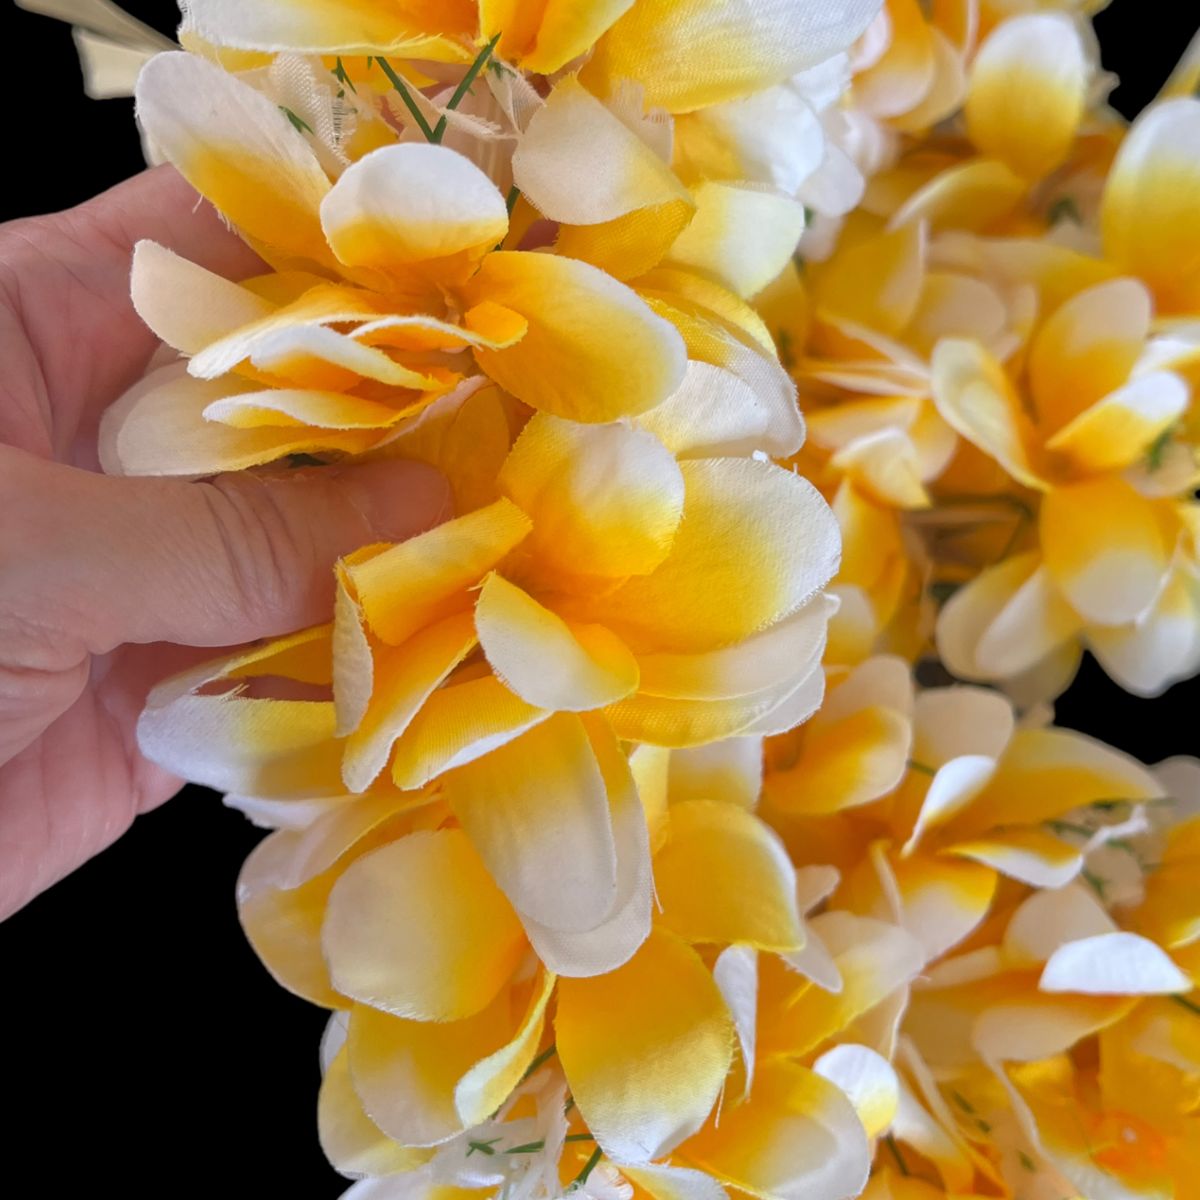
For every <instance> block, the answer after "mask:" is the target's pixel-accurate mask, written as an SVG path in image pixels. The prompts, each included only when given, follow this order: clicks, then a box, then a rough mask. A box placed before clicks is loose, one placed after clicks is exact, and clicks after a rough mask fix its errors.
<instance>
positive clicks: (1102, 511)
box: [1038, 476, 1175, 625]
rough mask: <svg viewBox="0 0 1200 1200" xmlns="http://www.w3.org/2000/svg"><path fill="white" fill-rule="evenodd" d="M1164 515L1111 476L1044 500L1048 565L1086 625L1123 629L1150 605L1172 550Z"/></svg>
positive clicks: (1043, 532)
mask: <svg viewBox="0 0 1200 1200" xmlns="http://www.w3.org/2000/svg"><path fill="white" fill-rule="evenodd" d="M1163 518H1164V514H1163V512H1162V510H1161V509H1160V508H1159V507H1157V506H1156V505H1155V502H1154V501H1152V500H1148V499H1146V498H1145V497H1144V496H1142V495H1140V494H1139V493H1138V492H1136V491H1134V489H1133V488H1132V487H1131V486H1130V485H1129V484H1128V483H1126V482H1125V481H1124V480H1122V479H1119V478H1114V477H1112V476H1109V477H1102V478H1100V479H1095V480H1090V481H1088V482H1086V483H1077V484H1074V485H1072V486H1070V487H1061V488H1055V489H1054V490H1053V491H1052V492H1049V493H1048V494H1047V495H1046V498H1045V500H1044V501H1043V502H1042V508H1041V512H1040V514H1039V520H1038V527H1039V532H1040V534H1041V540H1042V553H1043V554H1044V556H1045V561H1046V568H1047V570H1048V571H1049V572H1050V575H1051V577H1052V578H1053V580H1054V582H1055V583H1056V584H1057V585H1058V587H1059V588H1060V589H1061V591H1062V593H1063V594H1064V595H1065V596H1066V598H1067V599H1068V600H1069V601H1070V602H1071V604H1072V605H1073V606H1074V607H1075V609H1076V610H1077V611H1078V612H1079V613H1080V614H1081V615H1082V616H1083V617H1085V618H1087V620H1088V621H1090V622H1095V623H1096V624H1098V625H1123V624H1125V623H1126V622H1128V621H1134V620H1136V619H1137V618H1138V617H1139V616H1141V615H1142V614H1143V613H1145V612H1146V611H1147V610H1148V609H1149V608H1150V607H1151V605H1153V603H1154V601H1155V600H1156V599H1157V597H1158V595H1159V594H1160V592H1161V591H1162V589H1163V586H1164V585H1165V583H1166V581H1167V572H1168V570H1169V569H1170V564H1171V556H1172V554H1173V552H1174V549H1175V547H1174V545H1173V544H1172V539H1171V531H1170V530H1169V528H1167V527H1166V522H1165V521H1164V519H1163Z"/></svg>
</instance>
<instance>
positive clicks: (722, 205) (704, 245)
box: [667, 180, 804, 296]
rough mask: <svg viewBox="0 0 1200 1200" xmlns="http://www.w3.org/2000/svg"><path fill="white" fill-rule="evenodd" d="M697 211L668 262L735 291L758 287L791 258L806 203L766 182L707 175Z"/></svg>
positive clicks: (752, 291)
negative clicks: (747, 182) (759, 184)
mask: <svg viewBox="0 0 1200 1200" xmlns="http://www.w3.org/2000/svg"><path fill="white" fill-rule="evenodd" d="M695 198H696V215H695V216H694V217H693V218H692V220H691V222H690V223H689V224H688V226H687V228H686V229H684V231H683V232H682V233H681V234H680V235H679V236H678V237H677V238H676V239H675V241H674V243H673V244H672V246H671V250H670V253H669V254H668V256H667V261H668V262H670V263H674V264H677V265H678V266H682V267H687V268H689V269H691V270H694V271H699V272H700V273H702V274H705V275H708V276H711V277H712V278H714V279H716V280H718V281H719V282H721V283H723V284H724V285H725V286H726V287H728V288H729V289H730V290H732V291H734V292H736V293H737V294H738V295H739V296H753V295H755V294H756V293H758V292H760V291H762V289H763V288H765V287H766V286H767V284H768V283H770V282H771V281H772V280H773V279H774V278H775V277H776V276H777V275H778V274H779V272H780V271H782V270H783V268H784V267H785V266H786V265H787V263H788V261H789V260H790V259H791V257H792V254H793V252H794V251H795V249H796V244H797V243H798V242H799V241H800V235H801V234H802V233H803V232H804V206H803V205H802V204H800V203H798V202H797V201H796V200H793V199H792V198H791V197H790V196H785V195H783V194H782V193H780V192H775V191H772V190H771V189H769V188H765V187H750V186H748V185H745V184H740V185H739V184H730V183H722V182H718V181H715V180H707V181H705V182H703V183H701V184H700V185H699V186H698V187H697V188H696V191H695Z"/></svg>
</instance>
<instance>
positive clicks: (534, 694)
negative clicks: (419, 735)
mask: <svg viewBox="0 0 1200 1200" xmlns="http://www.w3.org/2000/svg"><path fill="white" fill-rule="evenodd" d="M475 627H476V629H477V630H478V631H479V641H480V645H481V646H482V647H483V652H484V654H486V655H487V659H488V662H489V663H490V664H491V666H492V669H493V670H494V671H495V672H496V674H497V675H498V676H499V677H500V678H501V679H502V680H503V681H504V682H505V683H506V684H507V685H508V686H509V687H510V688H512V690H513V691H514V692H516V693H517V695H519V696H520V697H521V698H522V699H523V700H525V701H527V702H528V703H529V704H533V705H537V706H539V707H542V708H548V709H554V710H556V711H565V712H584V711H586V710H588V709H592V708H600V707H602V706H603V705H605V704H611V703H613V702H614V701H616V700H619V699H621V697H622V696H627V695H629V693H630V692H632V691H633V690H634V689H635V688H636V687H637V683H638V665H637V660H636V659H635V658H634V657H633V655H632V654H631V653H630V652H629V649H628V648H627V647H626V646H625V644H624V643H623V642H622V641H621V639H620V638H618V637H617V636H616V635H615V634H613V633H610V632H609V631H608V630H607V629H605V628H604V626H603V625H572V624H569V623H568V622H566V621H564V620H563V619H562V618H561V617H559V616H558V615H557V614H556V613H554V612H552V611H551V610H550V609H548V608H545V607H544V606H543V605H541V604H539V603H538V602H537V601H536V600H535V599H534V598H533V597H532V596H530V595H529V593H528V592H525V591H522V590H521V588H519V587H517V586H516V584H513V583H509V582H508V580H506V579H505V578H504V577H503V576H501V575H495V574H493V575H489V576H488V578H487V580H486V581H485V583H484V585H483V588H482V589H481V590H480V593H479V599H478V601H477V602H476V604H475Z"/></svg>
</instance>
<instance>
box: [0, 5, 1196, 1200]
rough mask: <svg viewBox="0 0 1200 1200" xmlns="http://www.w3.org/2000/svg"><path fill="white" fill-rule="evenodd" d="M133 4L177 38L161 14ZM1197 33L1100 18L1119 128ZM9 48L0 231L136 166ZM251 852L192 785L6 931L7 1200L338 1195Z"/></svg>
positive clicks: (23, 47) (48, 70) (1085, 678)
mask: <svg viewBox="0 0 1200 1200" xmlns="http://www.w3.org/2000/svg"><path fill="white" fill-rule="evenodd" d="M125 7H126V8H128V9H129V10H130V11H132V12H134V13H135V14H136V15H137V16H139V17H141V18H142V19H143V20H145V21H147V22H149V23H150V24H153V25H155V26H156V27H158V28H159V29H161V30H163V31H164V32H168V33H169V32H172V31H173V28H174V25H175V21H176V14H175V9H174V5H173V4H172V3H170V2H169V0H143V2H141V3H127V4H126V5H125ZM1197 23H1198V18H1197V16H1196V9H1195V6H1194V5H1193V4H1192V3H1184V2H1183V0H1115V2H1114V3H1113V4H1112V5H1111V7H1110V8H1108V9H1107V10H1106V11H1105V12H1103V13H1102V14H1100V16H1099V17H1098V18H1097V20H1096V28H1097V32H1098V34H1099V37H1100V43H1101V47H1102V53H1103V62H1104V66H1105V67H1106V68H1108V69H1109V70H1111V71H1114V72H1116V73H1117V74H1118V75H1119V76H1120V78H1121V79H1122V83H1121V85H1120V87H1119V88H1118V89H1117V91H1116V92H1115V94H1114V96H1113V102H1114V103H1115V105H1116V107H1117V108H1118V109H1119V110H1120V111H1121V112H1123V113H1124V114H1126V115H1127V116H1132V115H1134V114H1136V113H1137V112H1138V111H1139V110H1140V109H1141V108H1142V107H1143V106H1144V105H1145V104H1146V103H1147V102H1148V101H1149V100H1150V99H1151V98H1152V97H1153V96H1154V94H1155V93H1156V91H1157V90H1158V88H1159V87H1160V86H1161V84H1162V82H1163V80H1164V79H1165V78H1166V76H1167V74H1168V73H1169V71H1170V69H1171V67H1172V65H1173V64H1174V62H1175V60H1176V58H1177V57H1178V56H1179V55H1180V54H1181V53H1182V52H1183V49H1184V47H1185V46H1186V44H1187V42H1188V39H1189V38H1190V37H1191V35H1192V34H1193V33H1194V32H1195V30H1196V26H1197ZM0 51H2V53H0V64H2V65H0V164H2V166H0V219H3V220H7V219H10V218H12V217H17V216H26V215H31V214H34V213H39V212H48V211H51V210H54V209H58V208H64V207H67V206H69V205H72V204H75V203H78V202H80V201H82V200H85V199H87V198H88V197H89V196H91V195H94V194H95V193H96V192H98V191H101V190H103V189H104V188H106V187H108V186H110V185H111V184H113V183H116V182H118V181H119V180H121V179H123V178H125V177H126V176H128V175H130V174H132V173H133V172H135V171H136V170H137V169H138V168H139V167H140V165H141V159H140V150H139V146H138V140H137V136H136V134H135V131H134V126H133V120H132V113H131V104H130V102H128V101H123V100H108V101H102V102H94V101H89V100H87V99H86V98H84V97H83V95H82V92H81V87H80V79H79V71H78V66H77V63H76V58H75V52H74V48H73V46H72V43H71V38H70V34H69V32H68V31H67V29H66V28H65V27H64V26H61V25H58V24H57V23H56V22H53V21H49V20H46V19H44V18H40V17H35V16H32V15H31V14H28V13H25V12H21V11H18V10H16V9H15V8H13V7H12V5H11V0H0ZM2 369H3V364H2V363H0V370H2ZM1198 698H1200V681H1195V682H1192V683H1189V684H1182V685H1180V686H1177V687H1176V688H1174V689H1173V690H1172V691H1171V692H1169V693H1168V694H1167V696H1166V697H1165V698H1164V699H1162V700H1159V701H1145V700H1137V699H1134V698H1132V697H1130V696H1126V695H1125V694H1124V693H1122V692H1121V691H1120V690H1119V689H1118V688H1116V687H1115V686H1114V685H1113V684H1111V683H1110V682H1109V681H1108V680H1107V679H1105V677H1104V676H1103V674H1102V673H1101V672H1100V671H1099V670H1098V669H1097V668H1096V667H1095V664H1094V663H1091V662H1090V661H1089V662H1088V663H1087V664H1086V665H1085V667H1084V669H1083V671H1082V672H1081V674H1080V676H1079V678H1078V679H1077V681H1076V682H1075V684H1074V685H1073V686H1072V688H1071V690H1070V691H1069V692H1068V693H1067V695H1066V696H1065V697H1063V699H1062V700H1061V702H1060V704H1059V706H1058V719H1059V721H1060V723H1061V724H1064V725H1069V726H1073V727H1075V728H1080V729H1085V730H1087V731H1088V732H1089V733H1092V734H1094V735H1095V736H1097V737H1100V738H1103V739H1105V740H1106V741H1110V742H1112V743H1114V744H1115V745H1117V746H1120V747H1122V748H1123V749H1125V750H1128V751H1130V752H1132V753H1134V754H1136V755H1137V756H1138V757H1140V758H1142V759H1145V760H1146V761H1148V762H1154V761H1157V760H1158V759H1161V758H1164V757H1166V756H1168V755H1171V754H1181V753H1188V752H1192V751H1196V750H1197V749H1200V747H1198V744H1197V737H1196V733H1195V712H1196V701H1197V699H1198ZM258 837H259V833H258V831H256V830H254V829H253V828H252V827H251V826H250V825H249V824H248V822H246V821H245V819H244V818H242V817H241V816H240V815H239V814H238V813H235V812H232V811H231V810H229V809H226V808H225V807H223V806H222V804H221V803H220V800H219V798H218V797H217V796H215V795H214V794H212V793H211V792H207V791H204V790H203V789H200V788H188V789H186V790H185V791H184V792H183V794H181V795H180V796H179V797H178V798H176V799H175V800H174V801H172V802H171V803H170V804H168V805H167V806H166V807H165V808H162V809H159V810H158V811H157V812H154V813H151V814H149V815H147V816H144V817H141V818H140V819H139V820H138V822H137V824H136V826H135V827H134V829H133V831H132V832H131V833H130V834H129V835H127V836H126V837H125V838H124V839H123V840H122V841H121V842H120V843H119V844H118V845H117V846H115V847H114V848H112V849H110V850H108V851H107V852H106V853H104V854H103V855H101V856H100V857H99V858H98V859H96V860H94V861H93V862H91V863H90V864H88V865H87V866H86V867H84V868H83V869H82V870H80V871H78V872H77V873H76V874H75V875H74V876H73V877H72V878H71V879H69V880H67V881H66V882H65V883H62V884H60V885H59V886H58V887H57V888H55V889H54V890H53V891H51V892H50V893H48V894H47V895H44V896H42V897H40V898H39V899H38V900H35V901H34V902H33V903H32V904H31V905H30V906H29V907H28V908H26V909H25V910H24V911H23V912H21V913H19V914H17V915H16V916H15V917H13V918H12V919H11V920H9V921H8V922H7V923H6V924H4V925H2V926H0V1089H2V1090H0V1095H2V1097H3V1101H4V1110H5V1113H6V1115H5V1116H4V1117H3V1120H2V1124H0V1194H3V1193H5V1192H8V1193H9V1194H12V1195H14V1196H15V1195H27V1194H30V1192H32V1191H34V1190H36V1192H37V1194H39V1195H47V1196H53V1197H57V1196H64V1197H65V1196H82V1195H85V1194H87V1192H90V1191H91V1190H92V1189H93V1188H95V1189H97V1190H108V1189H111V1188H114V1187H115V1188H118V1189H120V1192H121V1194H123V1195H125V1196H128V1197H131V1198H133V1200H142V1198H143V1197H145V1198H149V1197H160V1196H164V1195H171V1194H174V1193H176V1192H177V1190H178V1189H180V1188H181V1187H182V1188H186V1189H195V1190H196V1191H198V1192H200V1193H202V1194H203V1193H205V1192H208V1194H210V1195H213V1196H218V1197H222V1198H226V1197H242V1196H246V1197H250V1196H270V1197H275V1196H279V1197H283V1196H288V1197H295V1198H296V1200H310V1198H314V1200H320V1198H322V1197H332V1196H336V1195H338V1194H339V1193H340V1192H341V1190H342V1189H343V1188H344V1187H345V1186H346V1184H345V1182H344V1181H342V1180H340V1179H339V1178H338V1177H337V1176H336V1175H335V1174H334V1173H333V1172H332V1171H331V1170H330V1169H329V1167H328V1166H327V1165H326V1164H325V1162H324V1159H323V1158H322V1156H321V1153H320V1150H319V1148H318V1146H317V1139H316V1121H315V1108H316V1091H317V1083H318V1069H317V1042H318V1038H319V1036H320V1032H321V1029H322V1027H323V1025H324V1015H323V1013H322V1012H320V1011H319V1010H317V1009H314V1008H312V1007H310V1006H309V1005H307V1004H305V1003H303V1002H302V1001H300V1000H297V999H295V998H294V997H292V996H290V995H288V994H287V993H286V992H284V991H283V990H282V989H281V988H279V987H278V986H277V985H276V984H275V983H274V982H273V981H272V980H270V979H269V978H268V976H267V974H266V972H265V971H263V969H262V967H261V966H260V965H259V964H258V961H257V960H256V959H255V957H254V956H253V954H251V952H250V950H249V948H248V947H247V946H246V944H245V942H244V940H243V938H242V935H241V932H240V929H239V927H238V923H237V917H236V913H235V910H234V902H233V893H234V880H235V879H236V876H237V872H238V868H239V866H240V864H241V862H242V860H243V859H244V858H245V856H246V854H247V853H248V852H249V850H250V848H251V847H252V846H253V845H254V843H255V842H256V841H257V840H258ZM21 1185H24V1186H25V1187H26V1188H28V1189H29V1191H28V1192H27V1191H20V1192H18V1191H17V1190H16V1189H17V1188H20V1187H21Z"/></svg>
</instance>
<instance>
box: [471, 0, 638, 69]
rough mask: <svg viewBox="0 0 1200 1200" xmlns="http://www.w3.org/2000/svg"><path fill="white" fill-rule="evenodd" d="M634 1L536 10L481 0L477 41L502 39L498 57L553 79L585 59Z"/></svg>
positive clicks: (557, 4)
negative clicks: (573, 64)
mask: <svg viewBox="0 0 1200 1200" xmlns="http://www.w3.org/2000/svg"><path fill="white" fill-rule="evenodd" d="M632 3H633V0H593V2H592V3H588V4H583V5H580V4H573V3H571V2H570V0H547V2H546V3H544V4H538V5H534V6H532V7H530V6H528V5H523V4H522V3H521V2H520V0H480V4H479V27H480V28H479V36H480V37H481V38H485V39H489V40H490V39H491V38H492V37H493V36H495V35H496V34H497V33H498V34H500V42H499V44H498V45H497V47H496V53H497V54H498V55H499V56H500V57H501V58H503V59H505V60H507V61H509V62H520V64H521V66H522V67H523V68H524V69H525V70H526V71H534V72H537V73H538V74H540V75H553V74H554V73H555V72H556V71H558V70H561V68H563V67H565V66H566V65H567V64H568V63H569V62H570V61H571V60H572V59H575V58H578V57H579V56H580V55H581V54H585V53H586V52H587V51H588V50H589V49H590V48H591V47H592V45H593V43H594V42H595V41H596V39H597V38H598V37H600V35H601V34H603V33H604V31H605V30H606V29H608V27H609V26H610V25H612V23H613V22H614V21H615V20H616V19H617V18H618V17H619V16H620V15H621V14H622V13H623V12H625V11H626V10H627V9H628V8H629V7H630V5H631V4H632Z"/></svg>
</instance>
